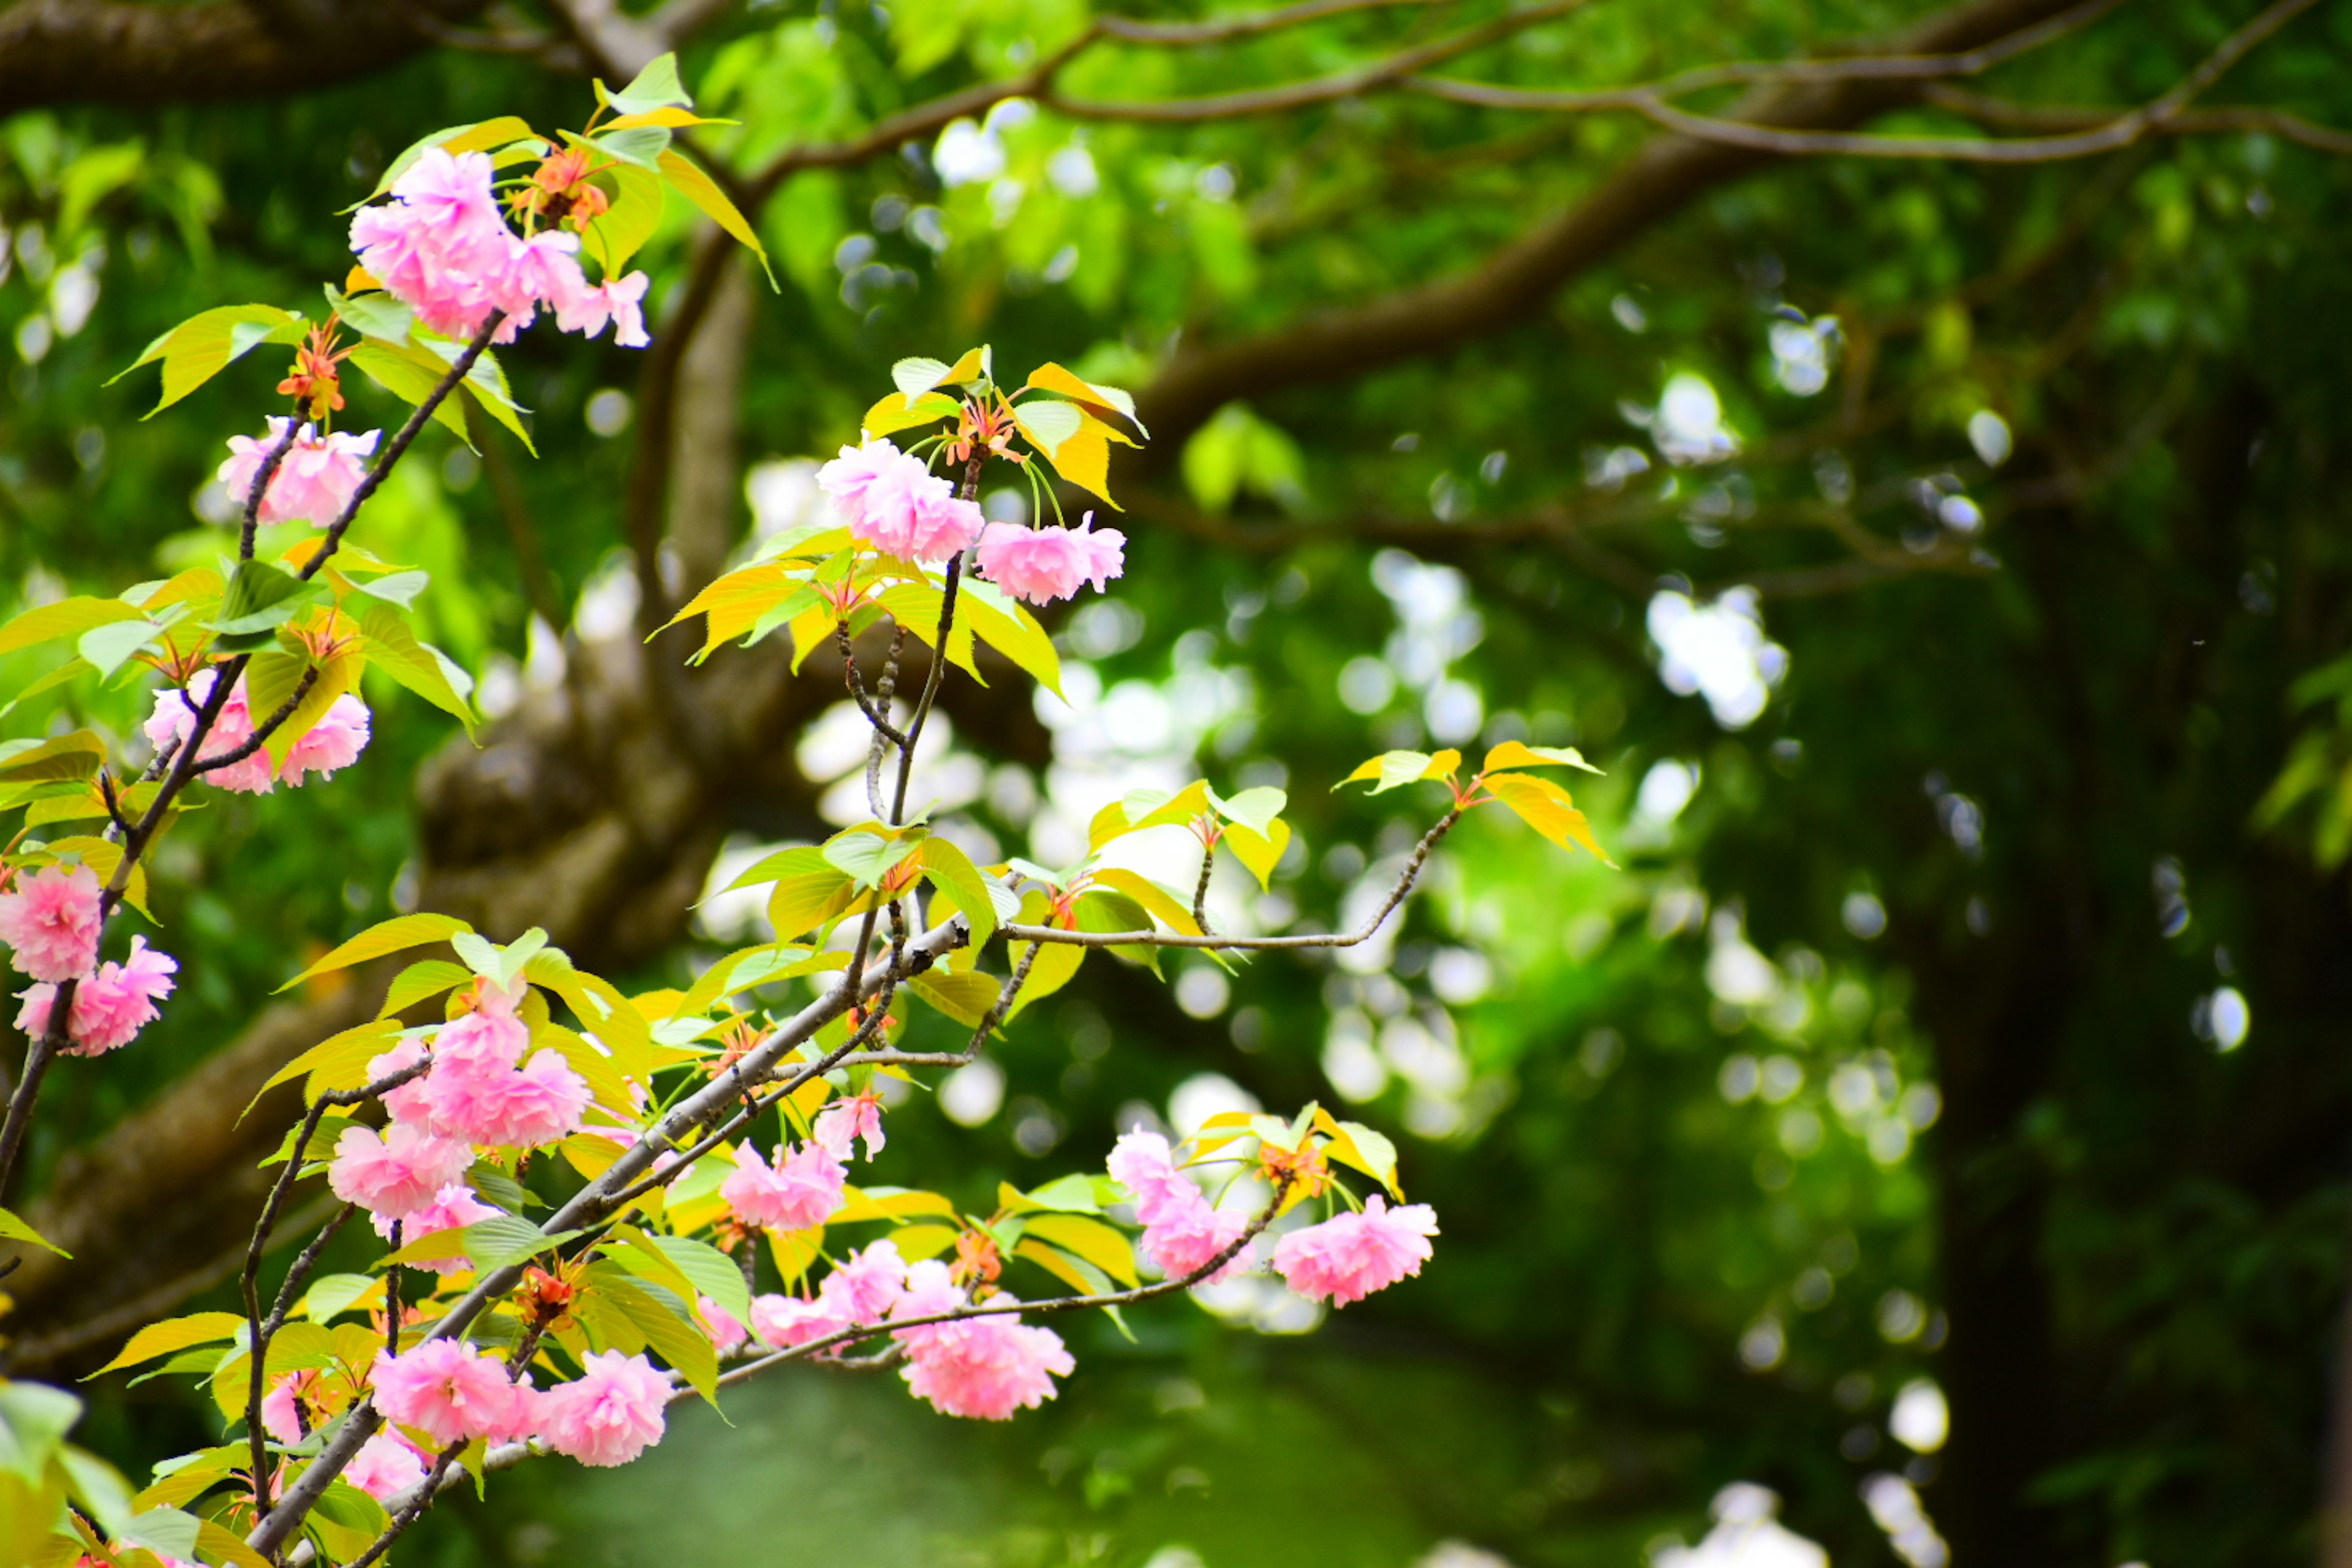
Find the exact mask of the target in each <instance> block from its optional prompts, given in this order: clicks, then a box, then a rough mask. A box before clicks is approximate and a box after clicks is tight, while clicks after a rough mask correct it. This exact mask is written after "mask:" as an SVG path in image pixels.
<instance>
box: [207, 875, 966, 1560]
mask: <svg viewBox="0 0 2352 1568" xmlns="http://www.w3.org/2000/svg"><path fill="white" fill-rule="evenodd" d="M968 940H969V931H968V930H967V929H966V927H965V926H964V925H963V924H962V923H961V922H960V921H949V922H947V923H945V924H942V925H940V926H939V927H937V928H935V929H933V930H931V931H926V932H924V933H923V934H922V935H921V936H919V937H918V938H916V939H915V940H914V941H913V942H911V943H909V944H908V954H907V967H908V972H909V973H920V972H921V971H922V970H925V969H928V968H929V967H930V965H931V964H932V963H935V962H936V961H937V960H938V959H940V958H941V957H943V956H945V955H946V954H947V953H949V952H952V951H954V950H955V949H956V948H958V947H961V946H962V945H963V944H964V943H965V942H967V941H968ZM881 984H882V976H880V975H878V974H877V975H874V976H872V977H871V978H870V979H867V980H864V981H861V982H860V987H861V988H860V989H859V990H857V991H856V992H855V993H853V992H852V990H851V988H850V986H849V984H847V983H846V980H845V982H844V984H840V985H837V986H835V987H834V988H833V989H832V990H830V991H827V992H825V993H824V994H822V995H820V996H818V997H817V998H816V999H815V1000H814V1001H813V1002H811V1003H810V1004H809V1005H807V1006H805V1007H803V1008H802V1009H801V1010H800V1011H799V1012H798V1013H796V1014H794V1015H793V1016H792V1017H791V1018H790V1019H788V1020H786V1021H785V1022H784V1023H783V1024H782V1025H780V1026H778V1027H777V1028H776V1029H775V1030H774V1031H773V1032H772V1034H770V1035H769V1037H767V1038H766V1039H765V1040H763V1041H762V1042H761V1044H760V1045H758V1046H757V1047H753V1048H752V1049H751V1051H749V1052H747V1053H745V1055H744V1057H743V1058H742V1059H741V1060H740V1061H739V1062H737V1063H736V1064H735V1065H734V1066H733V1067H731V1068H728V1069H727V1070H726V1071H725V1072H724V1073H722V1074H720V1075H719V1077H717V1078H715V1079H712V1080H711V1081H710V1082H709V1084H707V1085H706V1086H704V1087H703V1088H702V1089H698V1090H696V1091H695V1092H694V1093H693V1094H691V1095H689V1096H688V1097H687V1098H686V1099H685V1100H681V1101H679V1102H678V1103H677V1105H675V1106H673V1107H671V1108H670V1110H668V1111H667V1113H666V1114H665V1115H664V1116H663V1117H662V1118H661V1119H660V1120H659V1121H656V1123H655V1124H654V1125H653V1126H652V1127H651V1128H649V1129H647V1131H646V1135H645V1136H644V1137H643V1138H641V1139H639V1140H638V1141H637V1142H636V1143H635V1144H634V1145H632V1146H631V1147H630V1148H628V1149H625V1150H624V1151H622V1152H621V1157H620V1158H619V1159H617V1160H615V1161H614V1162H613V1163H612V1164H611V1165H610V1166H608V1167H606V1168H605V1170H604V1173H603V1174H601V1175H599V1176H598V1177H597V1178H596V1179H595V1180H593V1181H592V1182H590V1183H589V1184H587V1185H586V1186H585V1187H584V1188H583V1189H582V1190H581V1191H580V1192H578V1193H577V1194H573V1195H572V1197H571V1198H570V1199H569V1200H567V1201H566V1202H565V1203H564V1204H563V1205H562V1207H560V1208H558V1209H557V1210H556V1211H555V1213H554V1214H553V1215H550V1216H549V1217H548V1219H547V1220H546V1221H544V1222H543V1223H542V1225H541V1230H542V1231H543V1232H545V1233H546V1234H549V1235H554V1234H557V1233H559V1232H562V1231H565V1230H578V1229H583V1228H585V1227H586V1226H589V1225H593V1224H594V1223H595V1222H596V1221H598V1220H600V1219H602V1218H603V1217H604V1216H605V1215H608V1214H610V1213H612V1212H613V1211H614V1208H615V1207H616V1206H617V1205H616V1204H615V1202H614V1194H616V1193H619V1192H621V1191H622V1190H624V1189H625V1188H626V1187H627V1186H628V1185H629V1184H632V1183H634V1182H635V1181H636V1180H637V1178H638V1177H639V1176H641V1175H643V1174H644V1173H646V1171H647V1170H648V1169H649V1168H650V1167H651V1166H652V1164H653V1163H654V1160H655V1158H656V1155H657V1154H659V1153H661V1152H666V1151H667V1149H669V1148H671V1147H673V1146H674V1145H675V1144H676V1143H677V1141H678V1140H679V1139H681V1138H683V1137H685V1136H686V1135H687V1134H688V1133H689V1132H691V1131H693V1130H694V1129H696V1128H698V1127H701V1126H703V1125H705V1124H707V1123H709V1122H710V1121H716V1120H717V1119H719V1117H720V1116H722V1115H724V1114H726V1113H727V1112H728V1110H730V1109H731V1108H732V1107H733V1105H734V1104H735V1102H736V1101H737V1100H738V1099H739V1098H740V1094H741V1092H742V1090H743V1089H744V1088H745V1087H747V1086H749V1085H751V1084H753V1083H759V1082H764V1081H765V1080H766V1078H767V1076H768V1075H769V1074H771V1073H772V1071H773V1069H774V1068H775V1067H776V1066H777V1065H778V1064H779V1063H780V1062H782V1060H783V1058H785V1057H786V1056H787V1055H789V1054H790V1053H792V1052H793V1051H795V1050H797V1049H799V1048H800V1047H801V1046H803V1044H805V1043H806V1042H807V1041H808V1039H809V1038H810V1037H812V1036H814V1034H815V1033H816V1032H817V1031H818V1030H819V1029H821V1028H823V1027H824V1026H825V1025H827V1024H829V1023H831V1022H832V1021H833V1020H834V1019H835V1018H837V1017H839V1016H841V1015H842V1014H844V1013H845V1012H846V1011H848V1009H849V1008H850V1006H851V1005H853V1004H854V1003H856V1002H860V1001H863V1000H864V997H865V994H866V988H871V989H874V990H879V989H880V987H881ZM526 1261H528V1260H527V1259H525V1260H519V1261H516V1262H513V1263H509V1264H507V1265H505V1266H503V1267H501V1268H496V1269H493V1270H491V1271H490V1272H489V1273H488V1274H485V1275H483V1276H481V1277H480V1278H479V1279H476V1280H475V1282H474V1284H473V1286H472V1288H471V1289H468V1290H467V1292H466V1294H465V1295H464V1296H462V1297H460V1298H459V1299H458V1300H457V1301H456V1302H454V1303H453V1304H452V1305H451V1306H450V1308H449V1310H448V1311H446V1313H444V1314H443V1315H442V1317H441V1319H440V1321H438V1322H436V1323H435V1324H434V1325H433V1327H432V1328H431V1329H430V1330H429V1331H427V1337H429V1338H433V1339H449V1338H454V1337H456V1336H457V1335H460V1334H462V1333H464V1332H465V1331H466V1330H467V1328H468V1327H470V1326H471V1325H472V1323H473V1321H474V1320H475V1319H476V1318H478V1317H479V1316H480V1315H481V1313H482V1312H483V1310H485V1309H487V1308H488V1306H489V1305H490V1303H491V1302H493V1301H496V1300H499V1299H501V1298H503V1297H504V1296H505V1295H507V1293H508V1292H509V1291H511V1290H512V1289H514V1288H515V1286H516V1285H517V1284H518V1283H520V1281H521V1279H522V1273H523V1267H524V1263H525V1262H526ZM382 1425H383V1417H382V1416H380V1415H378V1414H377V1413H376V1410H375V1406H374V1401H373V1396H371V1397H370V1398H368V1399H365V1400H362V1402H361V1403H360V1404H359V1405H355V1406H354V1407H353V1408H352V1411H351V1413H350V1414H349V1415H347V1416H345V1417H344V1419H343V1423H342V1425H341V1428H340V1429H339V1430H338V1431H337V1433H336V1435H335V1436H334V1437H333V1438H332V1439H331V1440H330V1441H329V1443H328V1444H327V1446H326V1448H325V1450H324V1451H323V1452H321V1453H320V1456H319V1457H318V1458H316V1459H314V1460H312V1461H311V1462H310V1467H309V1468H306V1469H305V1470H304V1471H303V1472H302V1474H301V1475H300V1476H299V1477H298V1478H297V1479H296V1480H295V1482H294V1484H293V1485H292V1486H290V1487H289V1488H288V1489H286V1493H285V1495H284V1496H283V1497H282V1498H281V1499H280V1500H278V1506H277V1507H276V1508H274V1509H272V1510H270V1511H269V1513H268V1515H267V1516H266V1517H264V1518H263V1519H262V1520H261V1521H259V1522H258V1523H257V1524H256V1525H255V1526H254V1529H253V1531H252V1533H251V1534H249V1535H248V1536H247V1538H246V1540H247V1544H248V1545H250V1546H251V1547H252V1548H253V1549H254V1550H255V1551H257V1552H261V1553H262V1554H264V1555H265V1556H267V1555H269V1554H271V1553H273V1552H276V1551H277V1550H278V1547H279V1546H280V1545H281V1544H283V1543H284V1542H286V1541H287V1540H288V1538H289V1537H290V1536H291V1535H292V1534H293V1532H294V1531H295V1530H296V1529H297V1528H299V1525H300V1524H301V1522H302V1521H303V1519H304V1518H305V1517H307V1516H308V1515H309V1513H310V1510H311V1509H312V1508H314V1507H315V1506H317V1504H318V1501H319V1499H320V1497H321V1496H323V1495H324V1494H325V1492H326V1489H327V1488H328V1487H329V1486H330V1485H331V1484H332V1482H333V1481H334V1479H335V1478H336V1477H337V1476H339V1475H341V1473H342V1472H343V1469H344V1467H346V1466H347V1465H349V1464H350V1463H351V1461H352V1456H353V1455H355V1454H357V1453H358V1452H359V1450H360V1447H361V1445H362V1444H363V1443H365V1442H366V1441H367V1440H368V1438H370V1437H371V1436H374V1435H375V1432H376V1430H377V1428H378V1427H379V1426H382Z"/></svg>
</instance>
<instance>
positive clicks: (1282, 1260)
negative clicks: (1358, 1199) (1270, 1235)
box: [1274, 1193, 1437, 1307]
mask: <svg viewBox="0 0 2352 1568" xmlns="http://www.w3.org/2000/svg"><path fill="white" fill-rule="evenodd" d="M1436 1234H1437V1215H1436V1213H1435V1211H1434V1210H1433V1209H1431V1207H1430V1206H1429V1205H1427V1204H1407V1205H1405V1206H1404V1207H1402V1208H1399V1209H1391V1208H1390V1207H1389V1206H1388V1200H1387V1199H1385V1198H1383V1197H1381V1194H1378V1193H1374V1194H1372V1195H1371V1196H1370V1197H1369V1198H1367V1199H1365V1200H1364V1212H1363V1213H1361V1214H1343V1215H1334V1216H1333V1217H1332V1218H1330V1219H1327V1220H1325V1221H1324V1222H1323V1223H1322V1224H1321V1225H1316V1226H1307V1228H1306V1229H1305V1230H1294V1231H1292V1232H1291V1233H1290V1234H1289V1235H1288V1236H1286V1237H1283V1238H1282V1240H1281V1241H1280V1242H1279V1243H1277V1244H1276V1247H1275V1249H1274V1267H1275V1269H1276V1272H1278V1273H1280V1274H1281V1276H1282V1279H1283V1283H1284V1284H1286V1285H1288V1286H1289V1287H1290V1288H1291V1289H1293V1290H1296V1291H1297V1292H1298V1294H1300V1295H1302V1296H1304V1297H1306V1298H1307V1300H1310V1301H1321V1300H1329V1301H1330V1303H1331V1304H1332V1305H1333V1306H1335V1307H1344V1306H1346V1305H1347V1304H1348V1303H1349V1302H1350V1301H1360V1300H1363V1299H1364V1298H1365V1297H1367V1296H1369V1295H1370V1294H1371V1293H1372V1292H1373V1291H1375V1290H1384V1289H1387V1288H1388V1287H1390V1286H1391V1285H1393V1284H1395V1283H1396V1282H1397V1281H1398V1280H1400V1279H1405V1278H1407V1277H1408V1276H1410V1275H1414V1274H1418V1273H1420V1272H1421V1266H1422V1264H1423V1262H1425V1261H1427V1259H1428V1258H1429V1256H1430V1252H1431V1247H1430V1245H1429V1237H1433V1236H1435V1235H1436Z"/></svg>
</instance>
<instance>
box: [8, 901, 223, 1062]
mask: <svg viewBox="0 0 2352 1568" xmlns="http://www.w3.org/2000/svg"><path fill="white" fill-rule="evenodd" d="M99 935H100V921H99V885H98V873H96V872H95V871H93V870H91V869H90V868H89V867H87V866H77V867H74V868H71V869H68V868H65V867H62V866H44V867H42V868H40V869H39V870H37V871H30V872H27V871H24V870H19V871H17V872H16V877H15V879H14V883H13V885H12V886H9V888H8V890H7V891H5V892H0V942H5V943H6V944H7V946H8V949H9V962H10V963H13V964H14V965H15V966H16V969H17V971H18V972H19V973H25V974H29V975H31V976H32V977H33V978H34V979H35V980H37V981H39V982H40V984H37V985H35V986H33V987H31V988H30V989H29V990H26V991H20V992H18V993H17V995H18V996H19V997H20V998H21V999H22V1000H23V1002H24V1004H25V1005H24V1006H23V1007H22V1008H20V1009H18V1011H17V1014H16V1027H17V1028H19V1029H21V1030H23V1031H24V1032H25V1035H26V1037H27V1038H29V1039H36V1040H37V1039H39V1038H40V1037H42V1036H44V1035H46V1034H47V1033H48V1031H49V1014H50V1011H51V1009H52V1008H53V1007H54V1006H55V1005H56V1004H57V995H58V985H60V984H64V983H65V982H66V981H68V980H70V981H73V982H75V983H76V984H75V985H74V995H73V1007H72V1010H71V1011H70V1012H69V1013H68V1014H67V1016H66V1045H65V1047H64V1048H65V1051H66V1054H67V1055H68V1056H78V1057H94V1056H98V1055H100V1054H101V1053H103V1052H106V1051H110V1050H114V1049H116V1048H117V1047H121V1046H127V1045H129V1044H130V1043H131V1038H132V1037H133V1036H135V1035H137V1034H138V1033H139V1031H140V1030H141V1029H142V1028H144V1027H146V1026H148V1025H149V1024H151V1023H152V1022H154V1020H155V1017H156V1011H155V1004H156V1003H158V1002H160V1001H162V1000H163V998H164V997H166V996H169V995H170V994H172V984H173V981H172V976H173V974H175V973H178V972H179V968H180V966H179V964H178V963H174V962H173V960H172V958H171V957H170V956H169V955H168V954H165V953H161V952H155V951H153V950H152V948H150V947H149V946H148V945H147V939H146V938H145V937H141V936H134V937H132V938H131V952H130V954H129V955H128V956H127V957H125V958H124V959H123V961H122V962H121V963H99V962H98V939H99Z"/></svg>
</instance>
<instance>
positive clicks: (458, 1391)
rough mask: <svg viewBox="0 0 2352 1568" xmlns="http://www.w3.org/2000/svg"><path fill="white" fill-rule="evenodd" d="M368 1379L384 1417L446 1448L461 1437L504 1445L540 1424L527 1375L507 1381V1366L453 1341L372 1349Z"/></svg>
mask: <svg viewBox="0 0 2352 1568" xmlns="http://www.w3.org/2000/svg"><path fill="white" fill-rule="evenodd" d="M370 1381H371V1382H372V1384H373V1386H374V1389H375V1407H376V1408H377V1409H378V1410H380V1411H382V1412H383V1415H384V1417H385V1419H387V1420H390V1421H394V1422H396V1423H398V1424H399V1425H401V1426H411V1427H415V1429H416V1430H417V1431H419V1432H422V1433H424V1434H425V1436H427V1437H429V1438H431V1439H432V1440H433V1441H434V1442H435V1443H436V1444H440V1445H443V1446H445V1447H446V1445H448V1444H451V1443H455V1442H457V1441H458V1440H459V1439H461V1438H463V1439H465V1440H467V1441H469V1442H470V1441H471V1440H472V1439H474V1438H476V1437H487V1438H488V1439H489V1440H490V1441H491V1442H493V1443H504V1442H509V1441H511V1440H512V1439H514V1438H517V1437H521V1436H529V1435H530V1433H531V1432H532V1431H533V1429H535V1428H536V1427H537V1426H539V1423H540V1410H539V1405H540V1401H541V1399H542V1398H543V1397H545V1396H544V1395H541V1394H538V1393H536V1392H535V1391H534V1390H533V1389H532V1388H531V1386H530V1379H529V1378H528V1377H526V1378H525V1379H524V1380H523V1381H522V1382H521V1383H519V1384H517V1383H509V1382H508V1381H507V1369H506V1368H505V1367H504V1366H502V1365H500V1364H499V1363H498V1362H496V1361H494V1360H491V1359H489V1358H488V1357H486V1356H484V1355H483V1354H482V1353H481V1352H478V1351H477V1350H476V1349H475V1348H474V1347H473V1346H472V1345H469V1344H466V1343H463V1342H459V1341H457V1340H448V1339H441V1340H426V1341H425V1342H424V1343H422V1344H420V1345H418V1346H417V1347H416V1348H415V1349H414V1350H412V1351H410V1352H407V1353H406V1354H405V1355H401V1356H388V1355H385V1354H383V1352H380V1351H379V1352H377V1353H376V1358H375V1366H374V1370H373V1373H372V1374H371V1378H370Z"/></svg>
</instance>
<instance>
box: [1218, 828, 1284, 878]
mask: <svg viewBox="0 0 2352 1568" xmlns="http://www.w3.org/2000/svg"><path fill="white" fill-rule="evenodd" d="M1223 843H1224V845H1225V847H1227V848H1228V849H1231V850H1232V851H1233V852H1234V858H1235V859H1237V860H1239V861H1240V862H1241V863H1242V864H1243V865H1244V866H1246V867H1248V868H1249V873H1250V875H1251V876H1253V877H1255V878H1256V879H1257V885H1258V889H1259V890H1260V891H1261V892H1263V891H1265V888H1266V884H1267V881H1268V879H1271V878H1272V877H1273V876H1274V868H1276V866H1278V865H1280V864H1281V863H1282V856H1283V852H1284V851H1285V850H1286V849H1288V848H1289V847H1290V824H1288V823H1286V822H1284V821H1283V820H1281V819H1280V818H1279V817H1277V818H1276V819H1275V821H1274V823H1273V824H1272V829H1271V831H1269V832H1265V833H1259V832H1257V831H1255V829H1252V828H1247V827H1240V826H1234V827H1228V828H1226V829H1225V832H1224V837H1223Z"/></svg>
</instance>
